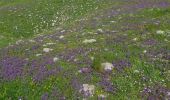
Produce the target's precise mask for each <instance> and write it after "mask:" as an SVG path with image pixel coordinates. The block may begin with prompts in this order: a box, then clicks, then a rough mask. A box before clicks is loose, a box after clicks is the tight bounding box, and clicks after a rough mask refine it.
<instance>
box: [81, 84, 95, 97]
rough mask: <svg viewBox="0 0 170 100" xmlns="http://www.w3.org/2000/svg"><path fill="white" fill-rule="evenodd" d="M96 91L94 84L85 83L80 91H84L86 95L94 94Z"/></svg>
mask: <svg viewBox="0 0 170 100" xmlns="http://www.w3.org/2000/svg"><path fill="white" fill-rule="evenodd" d="M94 92H95V86H94V85H89V84H83V86H82V89H80V93H83V94H84V95H85V96H93V94H94Z"/></svg>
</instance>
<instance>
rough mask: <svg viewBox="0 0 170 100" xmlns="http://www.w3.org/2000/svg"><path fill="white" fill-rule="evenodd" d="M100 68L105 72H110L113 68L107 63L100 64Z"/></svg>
mask: <svg viewBox="0 0 170 100" xmlns="http://www.w3.org/2000/svg"><path fill="white" fill-rule="evenodd" d="M101 66H102V68H104V70H105V71H111V70H112V69H113V68H114V66H113V64H112V63H108V62H106V63H102V64H101Z"/></svg>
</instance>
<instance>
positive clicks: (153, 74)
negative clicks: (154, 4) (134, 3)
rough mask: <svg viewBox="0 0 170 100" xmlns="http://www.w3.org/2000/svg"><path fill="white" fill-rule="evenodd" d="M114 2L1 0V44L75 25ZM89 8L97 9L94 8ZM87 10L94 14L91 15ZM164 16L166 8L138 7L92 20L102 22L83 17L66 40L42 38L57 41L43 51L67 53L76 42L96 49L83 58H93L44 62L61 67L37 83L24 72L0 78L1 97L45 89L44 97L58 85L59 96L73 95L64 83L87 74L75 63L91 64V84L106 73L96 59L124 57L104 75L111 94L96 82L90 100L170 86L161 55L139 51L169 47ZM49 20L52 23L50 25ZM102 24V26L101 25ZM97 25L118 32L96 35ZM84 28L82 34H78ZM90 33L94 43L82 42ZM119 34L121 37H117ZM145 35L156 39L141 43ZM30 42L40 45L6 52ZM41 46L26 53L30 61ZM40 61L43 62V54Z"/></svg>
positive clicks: (117, 99) (35, 94) (37, 94)
mask: <svg viewBox="0 0 170 100" xmlns="http://www.w3.org/2000/svg"><path fill="white" fill-rule="evenodd" d="M25 4H26V6H25ZM113 4H114V3H113V2H111V1H109V0H108V1H107V0H101V1H100V2H97V0H86V1H84V0H48V1H47V0H37V1H29V2H27V3H25V1H24V0H18V1H16V2H14V1H5V0H4V1H0V6H1V8H0V36H2V37H0V38H1V40H2V41H0V47H5V46H7V45H8V44H9V43H11V42H15V41H16V40H19V39H27V38H30V39H32V38H33V37H34V36H36V35H38V34H53V33H55V32H56V30H55V29H56V28H58V27H65V28H68V29H69V28H73V29H74V28H77V27H79V24H77V23H78V22H76V21H75V20H78V19H82V18H88V19H91V18H93V16H96V15H99V14H103V13H102V11H105V10H106V9H109V8H110V7H111V6H113ZM121 4H123V3H122V2H117V3H115V6H117V5H121ZM13 8H16V9H15V10H14V11H16V12H14V11H12V12H11V11H10V9H13ZM96 8H97V9H96ZM94 9H96V10H95V11H94ZM103 9H104V10H103ZM91 12H94V13H93V14H91ZM95 14H96V15H95ZM56 17H58V19H56ZM120 17H121V18H120ZM127 19H128V20H127ZM169 19H170V8H163V9H161V8H160V9H158V8H152V9H142V10H139V11H138V12H135V13H133V14H120V15H117V16H113V17H112V18H106V19H103V18H101V19H99V20H97V21H98V22H99V23H101V25H98V26H97V27H96V28H92V27H91V26H90V24H89V23H88V22H84V24H85V27H84V28H83V29H81V30H80V31H77V32H70V33H69V34H66V35H65V37H64V39H65V41H66V43H64V42H63V41H59V42H56V41H55V40H52V39H51V38H50V39H45V40H44V41H43V44H44V43H48V42H56V44H57V45H54V46H51V47H50V48H53V49H54V50H53V51H52V53H50V54H46V55H45V56H47V57H48V56H50V57H51V56H52V57H53V56H56V54H60V53H63V52H64V53H63V54H66V53H68V52H69V51H68V52H67V50H73V52H75V51H74V49H76V48H79V47H80V48H93V49H95V50H94V51H92V52H90V53H89V54H88V56H87V58H88V57H89V58H88V59H90V57H94V60H93V62H92V65H91V66H89V65H88V66H87V65H86V64H80V65H76V64H74V63H73V62H69V61H66V60H60V61H59V62H57V63H56V64H55V65H53V66H51V65H49V66H48V68H49V69H50V68H53V67H55V66H61V67H62V68H63V71H62V72H61V73H60V74H58V75H57V76H50V77H48V78H47V79H44V80H43V81H42V83H36V82H34V81H33V79H32V78H31V77H26V78H25V77H24V79H16V80H12V81H4V80H1V79H0V90H1V91H0V99H12V100H13V99H19V98H20V97H21V98H24V99H31V100H32V99H35V100H39V99H40V98H41V97H42V95H43V94H44V93H48V94H49V96H50V97H51V98H53V96H52V90H53V89H54V88H57V90H58V91H59V92H58V95H60V96H61V95H64V96H66V98H67V99H68V98H69V99H75V97H74V93H75V90H74V89H73V87H71V85H70V83H69V82H70V81H71V79H72V78H73V77H77V78H78V79H79V81H81V80H83V78H84V77H86V75H83V74H80V73H78V69H79V68H81V67H84V66H85V67H91V68H92V69H93V73H92V76H91V78H92V79H91V81H90V82H89V83H91V84H95V85H96V84H97V82H98V81H99V80H101V78H102V77H101V76H98V74H102V75H105V74H107V73H104V72H102V71H101V63H104V62H110V63H112V62H114V61H117V60H123V59H127V60H128V61H130V62H131V66H130V67H128V68H125V69H123V71H122V72H119V71H117V70H116V69H114V71H113V75H112V76H109V75H108V76H109V77H110V81H111V83H113V84H114V86H116V88H117V90H116V93H115V94H111V93H109V92H105V91H104V90H103V89H102V88H101V87H100V86H98V85H96V90H95V94H94V96H93V97H90V98H88V99H90V100H95V99H96V98H97V96H98V95H100V94H106V95H107V99H110V100H126V99H130V100H140V99H141V96H140V91H142V90H143V89H144V88H145V87H147V86H154V85H157V84H160V85H162V86H165V87H167V88H170V80H169V77H170V71H169V68H166V67H165V62H163V61H162V60H164V58H161V57H157V58H159V59H158V61H157V60H156V61H155V60H153V59H151V58H149V57H148V55H147V54H145V53H144V52H143V51H144V50H147V52H148V51H151V50H160V49H161V48H163V49H166V50H169V49H170V47H169V42H166V41H164V40H165V39H167V40H169V33H168V32H169V30H170V23H169ZM113 20H115V21H116V23H112V24H108V23H110V21H113ZM44 21H45V22H44ZM156 21H160V24H159V25H157V24H155V23H154V22H156ZM144 22H146V23H144ZM52 23H54V25H53V24H52ZM102 24H107V25H106V26H102ZM128 25H129V26H128ZM129 27H130V29H128V30H125V31H123V30H122V29H124V28H129ZM131 28H132V29H131ZM97 29H104V30H109V31H112V30H116V31H118V32H117V33H114V34H107V33H106V32H104V33H101V34H97V35H96V34H91V33H96V31H97ZM157 30H163V31H165V34H156V31H157ZM90 32H91V33H90ZM83 33H84V35H82V34H83ZM37 37H38V36H37ZM91 38H94V39H96V40H97V42H96V43H92V44H83V43H82V41H84V40H85V39H91ZM134 38H137V40H136V41H134V40H133V39H134ZM119 39H120V40H121V39H122V40H121V41H118V40H119ZM149 39H154V40H156V41H158V42H159V44H156V45H144V43H143V42H144V41H145V40H149ZM68 41H69V42H68ZM34 45H42V44H31V43H30V44H29V43H28V44H27V45H24V46H21V47H19V50H18V49H14V50H13V49H12V50H11V51H9V55H10V56H17V57H24V56H25V49H27V48H31V47H32V46H34ZM43 48H44V47H42V46H41V47H40V48H39V49H38V50H36V51H34V52H33V51H32V52H31V54H29V55H28V56H27V57H28V58H30V59H31V60H34V59H35V60H36V59H39V58H37V57H35V54H37V53H43V52H42V49H43ZM65 50H66V51H65ZM167 55H168V54H167ZM77 58H78V59H79V60H80V61H83V60H84V56H83V55H78V56H77ZM41 60H42V61H43V59H41ZM40 62H41V61H40ZM26 67H28V68H29V67H30V66H29V65H27V66H26ZM125 67H126V66H125ZM0 68H1V67H0ZM136 71H137V72H136ZM63 72H66V73H68V75H70V76H67V77H64V73H63ZM162 73H163V75H162ZM143 78H147V80H143ZM83 82H84V81H83ZM56 99H58V98H56Z"/></svg>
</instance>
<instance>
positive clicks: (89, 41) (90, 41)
mask: <svg viewBox="0 0 170 100" xmlns="http://www.w3.org/2000/svg"><path fill="white" fill-rule="evenodd" d="M94 42H96V40H95V39H89V40H88V39H85V40H84V41H83V43H85V44H87V43H94Z"/></svg>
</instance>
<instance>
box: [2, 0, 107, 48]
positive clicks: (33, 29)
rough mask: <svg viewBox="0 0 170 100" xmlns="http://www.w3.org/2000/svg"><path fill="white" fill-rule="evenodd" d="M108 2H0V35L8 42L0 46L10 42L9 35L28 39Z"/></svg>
mask: <svg viewBox="0 0 170 100" xmlns="http://www.w3.org/2000/svg"><path fill="white" fill-rule="evenodd" d="M109 3H110V1H100V2H97V1H94V0H87V1H84V0H79V1H76V0H64V1H63V0H56V1H55V0H50V1H46V0H38V1H33V0H31V1H29V2H27V1H26V0H18V1H15V2H14V1H12V0H11V1H1V9H0V35H1V36H4V37H5V38H6V39H7V40H8V42H7V40H4V41H1V42H2V43H1V45H0V47H2V46H3V45H6V44H8V43H10V42H12V38H14V39H20V38H21V37H24V38H29V37H32V36H34V35H37V34H40V33H44V32H48V31H50V30H52V29H55V28H57V27H59V26H61V25H65V26H66V25H67V23H68V24H69V23H71V22H73V21H74V20H76V19H79V18H80V17H82V16H85V15H86V14H87V13H90V12H91V11H94V10H97V9H100V8H103V7H105V6H106V5H107V4H109ZM109 5H110V4H109Z"/></svg>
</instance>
